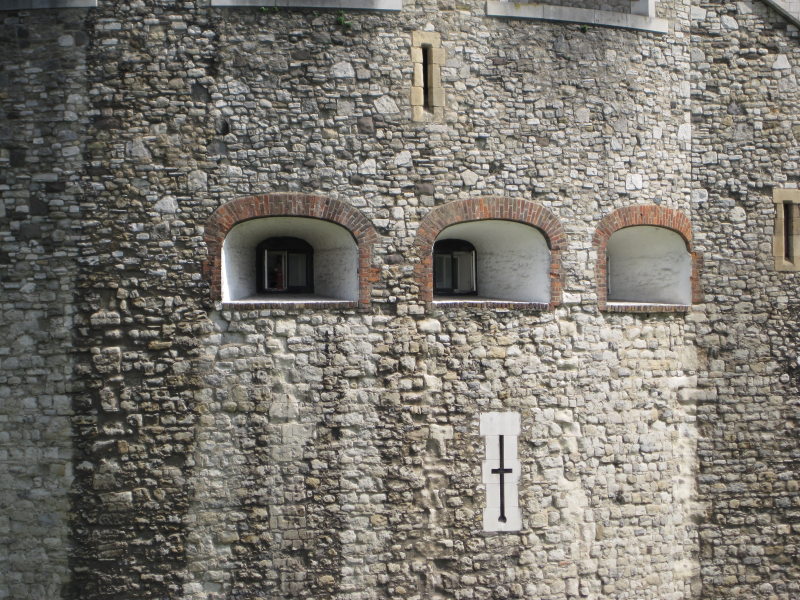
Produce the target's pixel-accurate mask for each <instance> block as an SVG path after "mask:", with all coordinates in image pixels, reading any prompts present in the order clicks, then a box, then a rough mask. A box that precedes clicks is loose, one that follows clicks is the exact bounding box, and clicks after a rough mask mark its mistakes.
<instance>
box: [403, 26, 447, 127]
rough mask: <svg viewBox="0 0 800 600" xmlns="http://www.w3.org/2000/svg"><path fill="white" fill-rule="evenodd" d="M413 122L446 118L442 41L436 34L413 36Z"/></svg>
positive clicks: (427, 32)
mask: <svg viewBox="0 0 800 600" xmlns="http://www.w3.org/2000/svg"><path fill="white" fill-rule="evenodd" d="M411 63H412V66H413V68H414V70H413V77H412V80H411V120H412V121H418V122H435V121H441V120H442V119H443V118H444V89H443V88H442V68H443V67H444V63H445V53H444V48H442V38H441V36H440V35H439V34H438V33H437V32H435V31H414V32H412V34H411Z"/></svg>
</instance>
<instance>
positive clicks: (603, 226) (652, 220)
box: [592, 204, 702, 312]
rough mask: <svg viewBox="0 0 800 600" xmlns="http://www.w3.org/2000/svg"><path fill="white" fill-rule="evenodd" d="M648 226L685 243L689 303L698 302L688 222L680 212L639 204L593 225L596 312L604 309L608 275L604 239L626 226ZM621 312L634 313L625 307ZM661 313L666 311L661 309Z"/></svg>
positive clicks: (696, 264)
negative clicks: (688, 262) (689, 261)
mask: <svg viewBox="0 0 800 600" xmlns="http://www.w3.org/2000/svg"><path fill="white" fill-rule="evenodd" d="M639 225H648V226H651V227H664V228H665V229H671V230H672V231H674V232H676V233H678V234H679V235H680V236H681V237H682V238H683V241H684V242H685V243H686V250H687V251H688V252H689V254H690V255H691V257H692V275H691V277H692V281H691V283H692V302H693V303H694V302H701V301H702V290H701V289H700V277H699V272H700V264H701V260H702V258H701V256H700V254H699V253H698V252H695V251H694V246H693V243H692V223H691V221H690V220H689V217H687V216H686V215H685V214H683V213H682V212H681V211H678V210H674V209H671V208H665V207H663V206H658V205H656V204H642V205H638V206H626V207H624V208H620V209H619V210H615V211H614V212H612V213H611V214H608V215H606V216H605V217H603V219H602V220H601V221H600V223H599V224H598V226H597V230H596V231H595V233H594V240H593V243H592V245H593V246H594V248H595V250H596V251H597V264H596V265H595V275H596V278H597V303H598V305H599V307H600V310H606V309H607V308H608V306H607V302H608V273H607V271H606V265H607V260H606V259H607V256H606V248H607V246H608V240H609V239H611V236H612V235H613V234H614V232H616V231H619V230H620V229H625V228H626V227H636V226H639ZM625 310H634V309H633V308H630V307H627V308H625ZM636 310H641V311H646V312H650V311H652V310H653V309H652V307H650V308H648V307H647V306H645V307H637V309H636ZM664 310H669V308H665V309H664Z"/></svg>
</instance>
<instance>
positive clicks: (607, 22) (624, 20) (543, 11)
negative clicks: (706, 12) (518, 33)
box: [486, 0, 669, 33]
mask: <svg viewBox="0 0 800 600" xmlns="http://www.w3.org/2000/svg"><path fill="white" fill-rule="evenodd" d="M486 14H487V15H489V16H490V17H507V18H512V19H537V20H540V21H562V22H567V23H580V24H585V25H600V26H603V27H619V28H622V29H636V30H639V31H650V32H653V33H667V32H668V31H669V21H667V20H666V19H658V18H655V17H648V16H644V15H635V14H631V13H621V12H611V11H608V10H592V9H589V8H575V7H573V6H556V5H552V4H546V3H543V2H534V3H530V4H525V3H520V2H508V1H507V0H487V2H486Z"/></svg>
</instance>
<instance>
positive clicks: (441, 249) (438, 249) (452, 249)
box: [433, 238, 478, 296]
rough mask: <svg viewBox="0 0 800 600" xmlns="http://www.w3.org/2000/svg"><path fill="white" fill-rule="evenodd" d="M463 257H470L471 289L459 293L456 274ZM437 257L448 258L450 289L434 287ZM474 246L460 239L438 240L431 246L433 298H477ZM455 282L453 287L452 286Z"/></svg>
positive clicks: (458, 271)
mask: <svg viewBox="0 0 800 600" xmlns="http://www.w3.org/2000/svg"><path fill="white" fill-rule="evenodd" d="M464 255H470V257H471V261H470V262H471V265H470V271H471V277H472V282H471V283H472V286H471V287H472V289H471V290H470V291H466V292H465V291H460V290H458V289H457V287H456V286H458V279H459V277H458V273H460V272H461V270H460V264H459V263H460V261H461V258H460V257H463V256H464ZM437 256H438V257H442V256H444V257H447V256H449V257H450V283H451V286H450V287H443V288H439V287H436V280H437ZM477 256H478V255H477V252H476V251H475V246H474V245H473V244H472V243H471V242H468V241H467V240H461V239H449V238H448V239H444V240H438V241H437V242H434V244H433V294H434V296H477V295H478V262H477V260H478V258H477ZM453 281H455V285H452V284H453Z"/></svg>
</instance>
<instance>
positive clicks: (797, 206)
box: [772, 188, 800, 271]
mask: <svg viewBox="0 0 800 600" xmlns="http://www.w3.org/2000/svg"><path fill="white" fill-rule="evenodd" d="M772 201H773V202H774V203H775V228H774V230H773V232H772V258H773V259H774V261H775V270H776V271H800V247H798V246H800V222H799V221H800V189H797V188H775V189H773V190H772Z"/></svg>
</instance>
